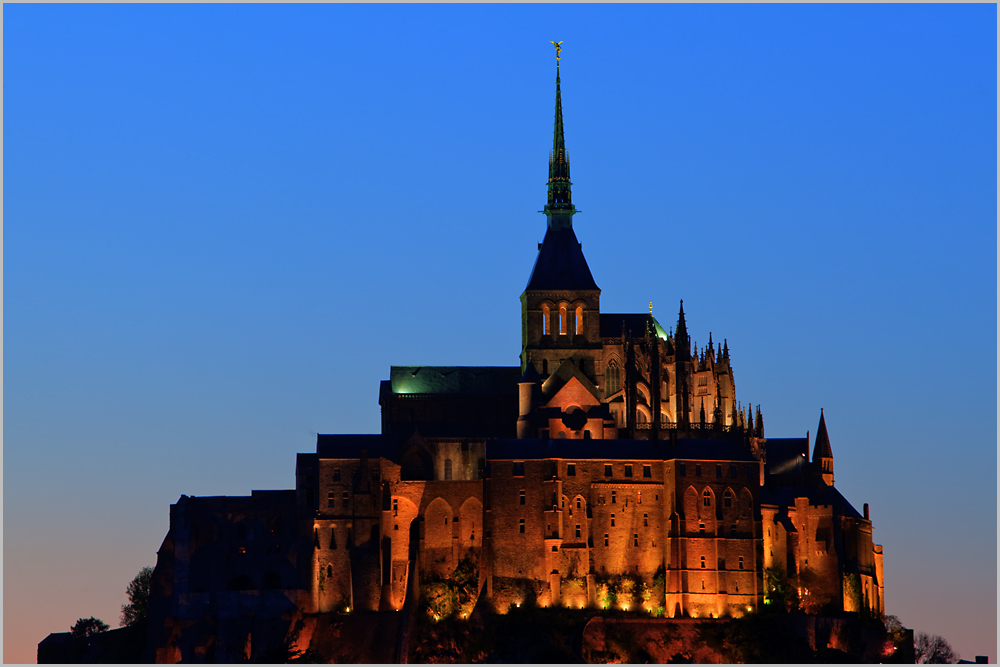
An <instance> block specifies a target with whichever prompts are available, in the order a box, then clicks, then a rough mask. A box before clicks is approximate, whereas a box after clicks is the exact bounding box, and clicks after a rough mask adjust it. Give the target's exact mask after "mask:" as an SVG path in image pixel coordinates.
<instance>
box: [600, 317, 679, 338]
mask: <svg viewBox="0 0 1000 667" xmlns="http://www.w3.org/2000/svg"><path fill="white" fill-rule="evenodd" d="M623 324H624V325H625V330H626V331H627V332H628V333H629V335H631V336H632V338H642V337H644V336H645V335H646V331H647V329H648V327H649V326H650V325H652V326H653V330H654V331H655V332H656V335H657V336H659V337H660V338H663V339H666V338H667V332H666V331H664V329H663V327H661V326H660V323H659V322H657V321H656V318H655V317H653V316H652V315H650V314H648V313H601V338H617V337H619V336H621V335H622V325H623Z"/></svg>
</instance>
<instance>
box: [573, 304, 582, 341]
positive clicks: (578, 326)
mask: <svg viewBox="0 0 1000 667" xmlns="http://www.w3.org/2000/svg"><path fill="white" fill-rule="evenodd" d="M574 320H575V322H576V326H575V327H574V328H575V329H576V331H574V333H575V334H576V335H577V336H582V335H583V306H577V307H576V317H575V318H574Z"/></svg>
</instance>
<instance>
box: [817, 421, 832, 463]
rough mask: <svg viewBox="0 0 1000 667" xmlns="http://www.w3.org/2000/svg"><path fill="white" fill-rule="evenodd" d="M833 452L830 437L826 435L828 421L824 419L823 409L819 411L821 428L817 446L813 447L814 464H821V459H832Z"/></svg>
mask: <svg viewBox="0 0 1000 667" xmlns="http://www.w3.org/2000/svg"><path fill="white" fill-rule="evenodd" d="M832 458H833V450H832V449H830V436H829V435H827V433H826V419H824V418H823V408H820V409H819V427H818V428H817V429H816V445H815V446H814V447H813V463H819V461H820V459H832Z"/></svg>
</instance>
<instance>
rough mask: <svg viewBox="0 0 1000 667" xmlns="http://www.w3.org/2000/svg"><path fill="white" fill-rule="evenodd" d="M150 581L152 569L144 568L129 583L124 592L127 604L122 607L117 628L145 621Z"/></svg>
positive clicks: (151, 579)
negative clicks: (126, 596)
mask: <svg viewBox="0 0 1000 667" xmlns="http://www.w3.org/2000/svg"><path fill="white" fill-rule="evenodd" d="M152 581H153V568H151V567H144V568H142V569H141V570H139V574H137V575H135V578H134V579H132V581H131V582H129V585H128V589H127V590H126V591H125V594H126V595H128V604H123V605H122V618H121V622H120V623H119V626H121V627H123V628H124V627H126V626H128V625H135V624H136V623H138V622H139V621H144V620H146V612H147V611H148V610H149V586H150V584H151V583H152Z"/></svg>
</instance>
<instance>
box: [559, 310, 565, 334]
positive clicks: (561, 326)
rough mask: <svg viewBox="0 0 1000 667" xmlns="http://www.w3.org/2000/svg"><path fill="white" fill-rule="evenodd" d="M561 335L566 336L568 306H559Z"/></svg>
mask: <svg viewBox="0 0 1000 667" xmlns="http://www.w3.org/2000/svg"><path fill="white" fill-rule="evenodd" d="M559 335H560V336H564V335H566V304H565V303H561V304H559Z"/></svg>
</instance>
